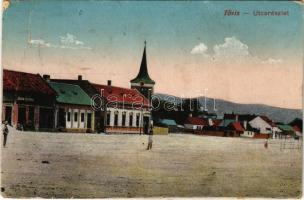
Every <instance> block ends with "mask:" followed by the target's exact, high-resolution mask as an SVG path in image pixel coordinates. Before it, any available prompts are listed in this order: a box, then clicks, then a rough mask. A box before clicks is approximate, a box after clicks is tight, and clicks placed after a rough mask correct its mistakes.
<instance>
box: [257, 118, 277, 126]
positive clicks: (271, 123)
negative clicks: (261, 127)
mask: <svg viewBox="0 0 304 200" xmlns="http://www.w3.org/2000/svg"><path fill="white" fill-rule="evenodd" d="M260 117H261V118H262V119H263V120H264V121H265V122H267V123H268V124H269V125H270V126H271V127H275V126H276V125H275V123H274V122H273V121H272V120H271V119H269V118H268V117H267V116H260Z"/></svg>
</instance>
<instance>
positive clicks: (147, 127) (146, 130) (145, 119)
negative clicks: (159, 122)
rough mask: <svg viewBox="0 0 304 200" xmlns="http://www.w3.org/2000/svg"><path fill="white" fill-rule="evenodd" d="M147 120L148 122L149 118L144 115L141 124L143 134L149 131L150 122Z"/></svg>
mask: <svg viewBox="0 0 304 200" xmlns="http://www.w3.org/2000/svg"><path fill="white" fill-rule="evenodd" d="M149 122H150V118H149V117H144V124H143V126H144V127H143V128H144V134H148V133H149V124H150V123H149Z"/></svg>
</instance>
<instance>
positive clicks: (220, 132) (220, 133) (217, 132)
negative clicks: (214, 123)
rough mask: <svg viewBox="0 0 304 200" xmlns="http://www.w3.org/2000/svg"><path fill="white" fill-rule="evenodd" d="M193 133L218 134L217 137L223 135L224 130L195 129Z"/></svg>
mask: <svg viewBox="0 0 304 200" xmlns="http://www.w3.org/2000/svg"><path fill="white" fill-rule="evenodd" d="M194 134H197V135H209V136H218V137H224V136H225V133H224V131H212V130H210V131H209V130H208V131H207V130H201V131H195V132H194Z"/></svg>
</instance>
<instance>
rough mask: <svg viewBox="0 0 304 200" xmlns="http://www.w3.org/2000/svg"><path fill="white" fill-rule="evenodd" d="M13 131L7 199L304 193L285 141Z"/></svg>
mask: <svg viewBox="0 0 304 200" xmlns="http://www.w3.org/2000/svg"><path fill="white" fill-rule="evenodd" d="M147 140H148V138H147V136H143V135H141V136H140V135H94V134H91V135H84V134H64V133H60V134H59V133H30V132H24V133H16V132H11V133H10V135H9V138H8V146H7V148H4V149H3V148H2V151H1V153H2V155H1V166H2V169H1V182H2V186H1V187H2V190H4V192H2V195H3V196H5V197H49V198H50V197H57V198H63V197H65V198H71V197H74V198H77V197H78V198H93V197H95V198H96V197H99V198H102V197H150V196H157V197H159V196H165V197H177V196H179V197H202V196H205V197H206V196H213V197H219V196H221V197H222V196H228V197H232V196H236V197H299V196H300V195H301V176H302V175H301V168H302V165H301V164H302V157H301V156H302V155H301V150H298V149H285V150H280V141H270V142H269V146H268V149H265V148H264V145H263V143H264V140H254V139H243V138H223V137H207V136H205V137H203V136H195V135H186V134H175V135H168V136H154V138H153V140H154V143H153V149H152V150H151V151H146V150H145V148H146V145H147Z"/></svg>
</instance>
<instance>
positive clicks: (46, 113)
mask: <svg viewBox="0 0 304 200" xmlns="http://www.w3.org/2000/svg"><path fill="white" fill-rule="evenodd" d="M53 122H54V111H53V109H51V108H40V109H39V128H40V129H52V128H53Z"/></svg>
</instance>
